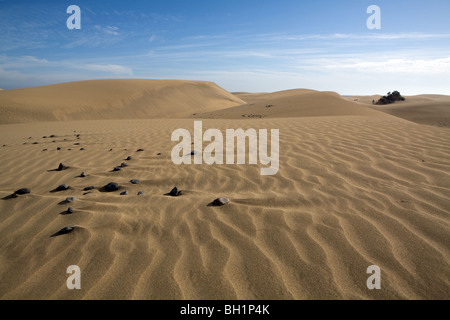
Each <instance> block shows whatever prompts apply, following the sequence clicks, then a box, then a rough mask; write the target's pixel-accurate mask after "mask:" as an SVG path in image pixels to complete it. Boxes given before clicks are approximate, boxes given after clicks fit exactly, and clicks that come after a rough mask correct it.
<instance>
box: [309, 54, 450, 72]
mask: <svg viewBox="0 0 450 320" xmlns="http://www.w3.org/2000/svg"><path fill="white" fill-rule="evenodd" d="M318 62H319V61H316V65H315V66H311V68H315V67H316V68H319V69H330V70H347V71H349V72H350V71H358V72H370V73H383V74H386V73H395V74H399V73H403V74H421V75H426V74H445V73H447V74H450V57H446V58H438V59H402V58H394V59H386V60H379V59H378V60H370V61H369V60H362V59H353V61H348V60H343V61H323V64H318Z"/></svg>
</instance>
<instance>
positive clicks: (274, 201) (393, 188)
mask: <svg viewBox="0 0 450 320" xmlns="http://www.w3.org/2000/svg"><path fill="white" fill-rule="evenodd" d="M263 107H265V105H264V106H263ZM240 127H241V128H243V129H248V128H255V129H264V128H267V129H271V128H275V129H280V169H279V172H278V174H277V175H275V176H261V175H260V167H261V165H211V166H209V165H206V164H202V165H181V166H176V165H174V164H173V163H172V161H171V157H170V153H171V150H172V147H173V146H174V145H175V144H176V143H175V142H171V140H170V136H171V133H172V131H173V130H175V129H177V128H186V129H188V130H190V131H191V132H192V128H193V119H165V120H123V121H120V120H105V121H101V120H95V121H67V122H38V123H29V124H9V125H1V126H0V163H2V166H1V169H0V197H1V198H5V199H3V200H0V298H1V299H80V298H84V299H448V297H449V292H450V280H449V279H450V268H449V264H450V246H449V244H450V216H449V212H450V156H449V155H450V131H449V130H448V129H446V128H438V127H432V126H426V125H419V124H415V123H412V122H408V121H405V120H402V119H398V118H395V117H392V116H388V115H386V116H385V117H384V116H376V117H375V116H371V115H369V114H368V115H354V116H351V115H350V116H349V115H345V116H332V117H327V116H322V117H309V118H304V117H302V118H300V117H298V118H277V119H269V118H267V119H245V120H232V119H220V120H204V121H203V128H204V130H205V129H207V128H218V129H220V130H222V131H223V132H225V129H227V128H240ZM51 134H54V135H56V137H55V138H42V136H44V135H46V136H49V135H51ZM76 134H80V139H79V140H77V139H76V136H75V135H76ZM29 137H32V138H31V139H29ZM53 140H55V141H56V142H52V141H53ZM33 142H38V144H32V143H33ZM24 143H26V144H24ZM75 143H80V144H79V145H74V144H75ZM3 144H5V145H6V146H4V147H2V145H3ZM58 146H59V147H61V150H59V151H58V150H56V148H57V147H58ZM69 148H70V149H71V150H68V149H69ZM80 148H85V150H80ZM139 148H143V149H144V151H143V152H136V150H137V149H139ZM43 149H48V150H47V151H42V150H43ZM110 149H112V151H109V150H110ZM125 149H126V150H125ZM158 153H161V155H158ZM129 155H131V156H132V157H133V159H132V160H130V161H126V162H128V164H129V166H128V167H126V168H124V169H123V170H121V171H120V172H111V170H112V169H113V168H114V167H115V166H117V165H120V164H121V163H122V162H124V159H125V158H126V157H127V156H129ZM60 162H62V163H64V164H65V165H67V166H69V167H70V168H69V169H67V170H64V171H60V172H59V171H53V169H55V168H57V166H58V164H59V163H60ZM82 171H85V172H86V173H87V174H88V176H87V177H86V178H80V177H78V175H79V174H80V173H81V172H82ZM131 179H139V180H140V181H141V182H140V184H137V185H133V184H131V183H130V182H129V181H130V180H131ZM111 181H114V182H117V183H119V184H120V185H121V186H122V190H121V191H123V190H128V192H129V195H127V196H121V195H119V192H114V193H103V192H100V191H99V190H98V189H99V188H100V187H102V186H104V185H105V184H107V183H108V182H111ZM62 183H66V184H69V185H70V189H69V190H67V191H62V192H56V193H51V192H50V190H53V189H54V188H56V187H57V186H58V185H60V184H62ZM90 185H92V186H95V187H96V189H95V190H93V191H92V193H88V194H84V193H85V192H84V191H83V188H84V187H86V186H90ZM174 186H177V187H178V188H179V189H181V190H183V191H184V194H183V195H182V196H180V197H168V196H165V195H164V194H165V193H167V192H169V191H170V190H171V189H172V188H173V187H174ZM22 187H28V188H30V189H31V194H28V195H23V196H19V197H18V198H12V199H6V198H7V196H8V195H10V194H11V193H12V192H14V191H15V190H17V189H19V188H22ZM141 190H142V191H144V192H145V194H144V195H142V196H137V192H138V191H141ZM69 196H74V197H77V200H76V201H75V202H74V203H73V204H71V206H73V208H74V213H73V214H71V215H63V214H61V213H62V212H64V211H65V210H66V209H67V207H68V205H67V204H60V203H61V201H63V200H64V199H65V198H67V197H69ZM220 196H223V197H227V198H229V199H230V200H231V201H230V203H229V204H227V205H225V206H223V207H211V206H208V204H209V203H210V202H211V201H212V200H214V199H215V198H217V197H220ZM68 225H77V226H79V227H78V228H76V229H75V231H74V232H72V233H70V234H66V235H61V236H58V237H51V235H52V234H54V233H55V232H57V231H58V230H59V229H61V228H62V227H65V226H68ZM70 265H78V266H79V267H80V269H81V290H68V289H67V287H66V280H67V277H68V276H69V275H68V274H67V273H66V269H67V267H68V266H70ZM370 265H378V266H379V267H380V268H381V286H382V288H381V290H368V289H367V287H366V280H367V278H368V277H369V275H368V274H366V269H367V267H368V266H370Z"/></svg>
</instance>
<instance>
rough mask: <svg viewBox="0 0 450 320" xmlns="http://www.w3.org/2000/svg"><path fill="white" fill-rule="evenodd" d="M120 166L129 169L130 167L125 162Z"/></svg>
mask: <svg viewBox="0 0 450 320" xmlns="http://www.w3.org/2000/svg"><path fill="white" fill-rule="evenodd" d="M120 166H121V167H122V168H125V167H128V165H127V164H126V163H125V162H122V163H121V164H120Z"/></svg>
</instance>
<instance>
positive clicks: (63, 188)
mask: <svg viewBox="0 0 450 320" xmlns="http://www.w3.org/2000/svg"><path fill="white" fill-rule="evenodd" d="M67 189H69V186H68V185H67V184H60V185H59V186H57V187H56V188H55V190H53V191H55V192H56V191H64V190H67Z"/></svg>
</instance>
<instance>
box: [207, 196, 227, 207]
mask: <svg viewBox="0 0 450 320" xmlns="http://www.w3.org/2000/svg"><path fill="white" fill-rule="evenodd" d="M228 202H230V200H229V199H228V198H217V199H215V200H214V201H213V202H211V205H213V206H217V207H221V206H224V205H226V204H227V203H228Z"/></svg>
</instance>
